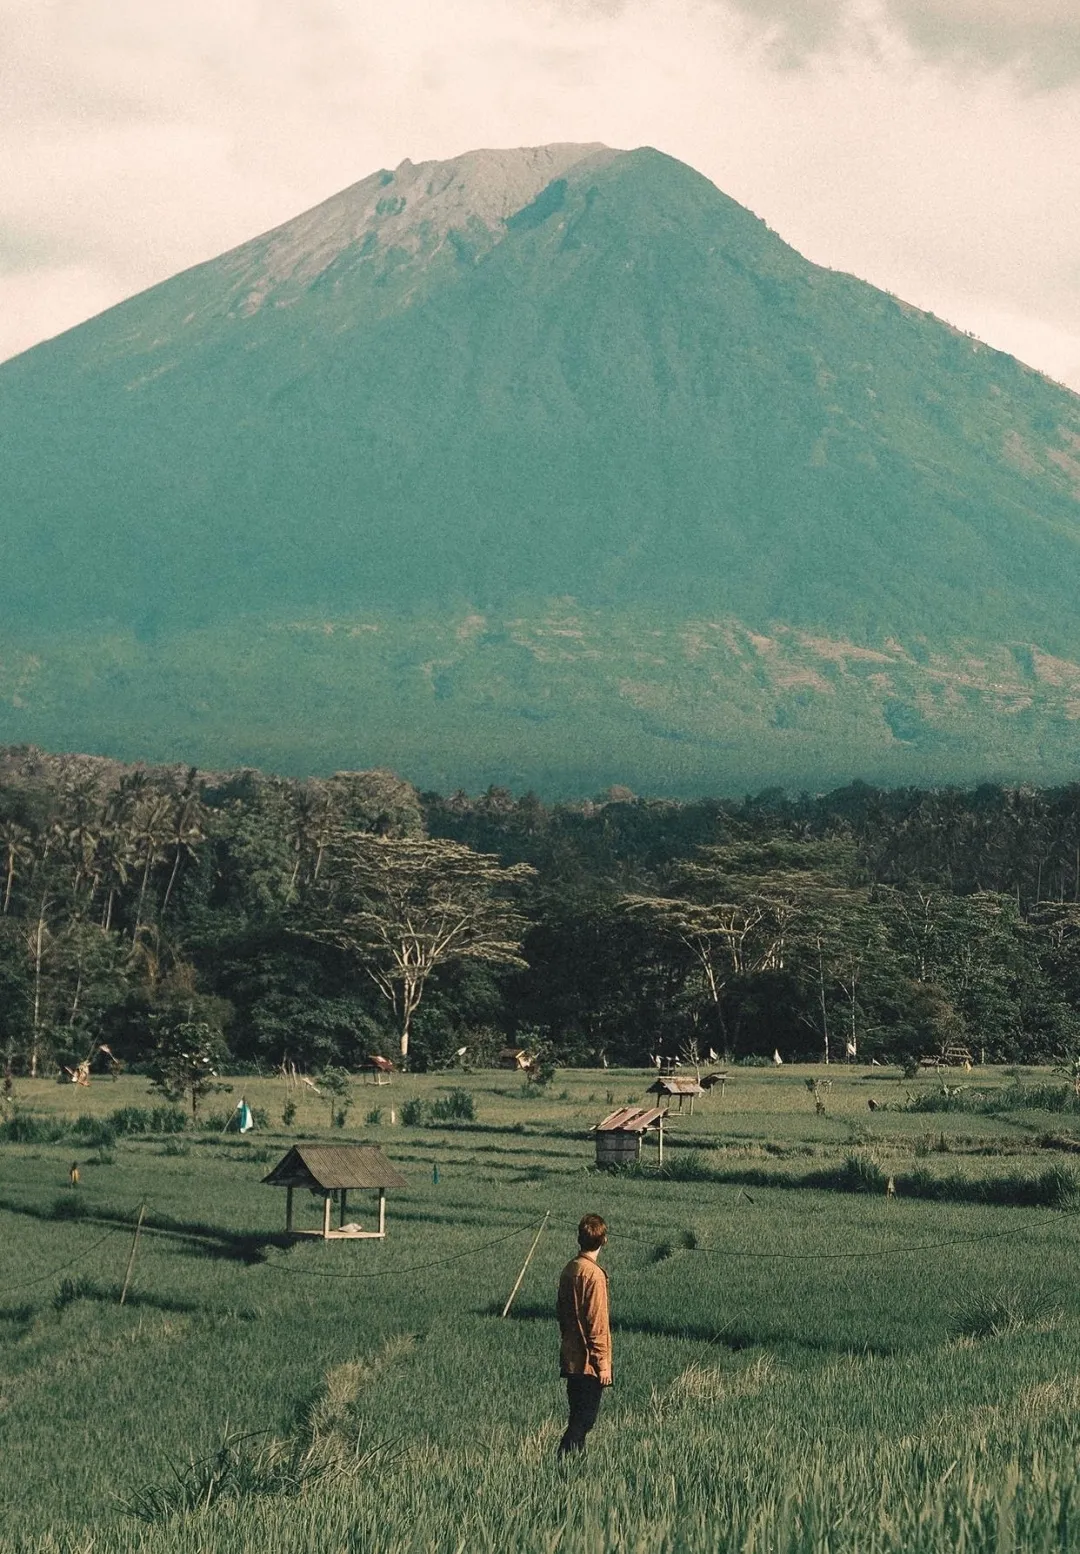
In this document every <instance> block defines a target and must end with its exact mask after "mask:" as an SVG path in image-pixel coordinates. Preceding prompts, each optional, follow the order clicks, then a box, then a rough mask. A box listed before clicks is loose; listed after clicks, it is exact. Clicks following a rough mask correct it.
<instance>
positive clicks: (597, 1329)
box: [581, 1268, 611, 1387]
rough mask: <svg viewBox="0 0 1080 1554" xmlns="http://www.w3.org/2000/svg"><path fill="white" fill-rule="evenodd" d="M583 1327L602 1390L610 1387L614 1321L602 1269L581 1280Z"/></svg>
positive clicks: (590, 1358) (591, 1360) (586, 1344)
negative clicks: (610, 1314) (610, 1313)
mask: <svg viewBox="0 0 1080 1554" xmlns="http://www.w3.org/2000/svg"><path fill="white" fill-rule="evenodd" d="M581 1284H582V1288H581V1325H582V1329H583V1332H584V1337H585V1347H586V1349H587V1350H588V1354H589V1360H590V1362H591V1364H592V1367H593V1369H594V1370H595V1371H596V1374H597V1375H598V1376H599V1378H600V1385H601V1386H602V1387H610V1386H611V1321H610V1316H609V1313H608V1292H607V1280H606V1279H605V1277H604V1275H603V1274H602V1273H601V1271H600V1269H599V1268H597V1269H595V1270H594V1271H593V1272H592V1274H591V1276H589V1275H584V1276H583V1277H582V1281H581Z"/></svg>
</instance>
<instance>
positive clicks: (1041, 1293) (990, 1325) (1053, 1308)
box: [952, 1285, 1061, 1338]
mask: <svg viewBox="0 0 1080 1554" xmlns="http://www.w3.org/2000/svg"><path fill="white" fill-rule="evenodd" d="M1060 1315H1061V1311H1060V1307H1059V1305H1058V1303H1057V1301H1056V1300H1055V1298H1054V1296H1053V1295H1052V1294H1051V1293H1050V1292H1049V1291H1047V1290H1045V1289H1035V1290H1022V1289H1016V1288H1010V1287H1009V1286H1006V1285H1002V1287H1001V1288H1000V1289H997V1290H992V1291H991V1292H990V1293H989V1294H986V1295H974V1296H972V1297H971V1298H970V1299H969V1300H967V1301H962V1302H961V1303H960V1304H959V1305H957V1306H956V1308H955V1310H954V1312H953V1323H952V1327H953V1332H954V1333H955V1334H956V1336H957V1337H963V1338H1000V1337H1002V1336H1003V1335H1005V1334H1007V1333H1018V1332H1020V1331H1021V1330H1022V1329H1023V1328H1025V1327H1039V1326H1043V1325H1045V1324H1048V1323H1053V1322H1056V1321H1057V1320H1058V1319H1059V1317H1060Z"/></svg>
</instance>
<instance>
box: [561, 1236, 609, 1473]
mask: <svg viewBox="0 0 1080 1554" xmlns="http://www.w3.org/2000/svg"><path fill="white" fill-rule="evenodd" d="M606 1244H607V1226H606V1225H605V1224H604V1221H603V1220H602V1219H601V1218H600V1216H599V1214H586V1215H585V1218H584V1219H583V1220H582V1221H581V1224H580V1225H579V1226H578V1247H579V1249H580V1250H579V1251H578V1255H577V1256H576V1257H575V1258H574V1260H573V1261H572V1262H569V1263H567V1265H566V1267H565V1268H564V1269H563V1271H562V1273H561V1274H560V1276H559V1299H558V1306H557V1310H558V1314H559V1337H560V1346H559V1374H560V1375H562V1376H565V1377H566V1398H567V1402H568V1403H569V1405H570V1422H569V1424H568V1425H567V1427H566V1434H565V1435H564V1436H563V1438H562V1440H561V1441H560V1442H559V1456H560V1457H564V1456H566V1454H567V1453H568V1452H578V1451H581V1449H582V1448H583V1447H584V1445H585V1437H586V1436H587V1435H588V1433H589V1431H590V1430H591V1429H592V1427H593V1425H594V1424H595V1423H596V1416H597V1414H598V1413H599V1412H600V1400H601V1398H602V1397H603V1393H604V1388H605V1387H610V1386H611V1323H610V1318H609V1312H608V1287H607V1274H606V1273H605V1272H604V1270H603V1269H602V1268H601V1267H600V1264H599V1263H598V1262H597V1258H598V1257H599V1256H600V1249H601V1247H603V1246H605V1245H606Z"/></svg>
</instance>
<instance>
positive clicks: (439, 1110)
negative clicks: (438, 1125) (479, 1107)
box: [431, 1089, 476, 1122]
mask: <svg viewBox="0 0 1080 1554" xmlns="http://www.w3.org/2000/svg"><path fill="white" fill-rule="evenodd" d="M431 1116H432V1118H433V1119H434V1120H435V1121H439V1122H442V1121H450V1120H451V1119H454V1118H461V1119H463V1120H464V1121H467V1122H472V1121H473V1119H474V1118H475V1116H476V1104H475V1102H474V1101H473V1098H472V1094H471V1092H470V1091H468V1090H460V1089H458V1090H451V1092H450V1094H449V1095H444V1096H440V1098H439V1099H438V1100H437V1101H433V1102H432V1103H431Z"/></svg>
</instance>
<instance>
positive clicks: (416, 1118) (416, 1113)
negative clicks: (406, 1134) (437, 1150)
mask: <svg viewBox="0 0 1080 1554" xmlns="http://www.w3.org/2000/svg"><path fill="white" fill-rule="evenodd" d="M426 1110H427V1108H426V1106H425V1105H424V1103H423V1101H421V1100H420V1099H419V1098H418V1097H416V1096H414V1097H413V1098H412V1099H411V1100H408V1101H405V1102H403V1104H402V1107H401V1120H402V1122H403V1123H404V1124H405V1126H406V1127H407V1128H419V1127H422V1126H423V1122H424V1114H425V1112H426Z"/></svg>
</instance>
